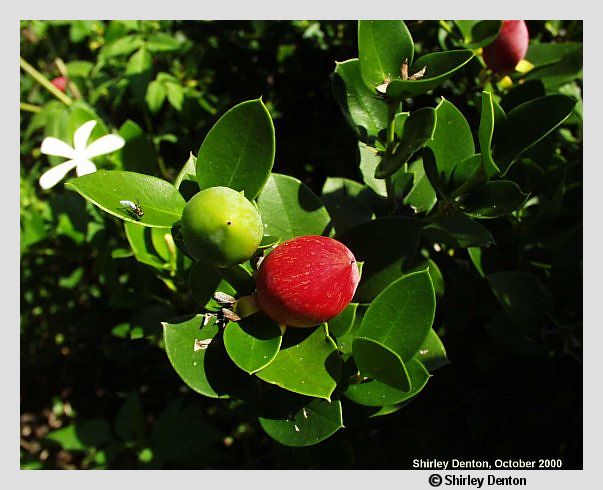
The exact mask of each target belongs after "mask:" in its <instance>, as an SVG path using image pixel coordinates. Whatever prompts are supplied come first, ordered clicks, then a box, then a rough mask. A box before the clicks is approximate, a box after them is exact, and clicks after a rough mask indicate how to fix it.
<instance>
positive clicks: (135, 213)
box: [119, 199, 144, 221]
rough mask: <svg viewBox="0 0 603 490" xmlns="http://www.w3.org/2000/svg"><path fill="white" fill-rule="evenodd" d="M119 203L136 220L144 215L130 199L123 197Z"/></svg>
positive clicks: (138, 206)
mask: <svg viewBox="0 0 603 490" xmlns="http://www.w3.org/2000/svg"><path fill="white" fill-rule="evenodd" d="M119 204H121V205H122V206H123V207H124V209H125V210H126V212H127V213H128V214H129V215H130V216H131V217H132V218H134V219H135V220H137V221H138V220H139V219H140V218H142V217H143V216H144V211H143V210H142V208H141V207H140V204H138V203H134V202H132V201H129V200H127V199H124V200H122V201H119Z"/></svg>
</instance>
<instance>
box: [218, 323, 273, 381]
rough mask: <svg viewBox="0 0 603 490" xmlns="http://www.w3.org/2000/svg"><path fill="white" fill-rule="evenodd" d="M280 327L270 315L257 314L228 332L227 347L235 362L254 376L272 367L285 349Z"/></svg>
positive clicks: (226, 332)
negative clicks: (283, 348) (280, 350)
mask: <svg viewBox="0 0 603 490" xmlns="http://www.w3.org/2000/svg"><path fill="white" fill-rule="evenodd" d="M281 340H282V332H281V329H280V327H279V326H278V325H277V324H276V323H274V322H273V321H272V320H270V319H269V318H268V317H267V316H265V315H261V314H255V315H252V316H250V317H247V318H243V319H242V320H240V321H238V322H229V323H228V325H226V328H225V329H224V346H225V347H226V352H227V353H228V355H229V356H230V358H231V359H232V361H233V362H234V363H235V364H236V365H237V366H238V367H239V368H241V369H242V370H243V371H246V372H248V373H249V374H253V373H255V372H257V371H259V370H260V369H262V368H265V367H266V366H267V365H268V364H270V363H271V362H272V361H273V360H274V358H275V357H276V355H277V354H278V351H279V348H280V346H281Z"/></svg>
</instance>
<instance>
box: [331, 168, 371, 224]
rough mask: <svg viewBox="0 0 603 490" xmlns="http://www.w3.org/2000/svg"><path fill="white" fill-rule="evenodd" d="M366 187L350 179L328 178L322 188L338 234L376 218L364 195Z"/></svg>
mask: <svg viewBox="0 0 603 490" xmlns="http://www.w3.org/2000/svg"><path fill="white" fill-rule="evenodd" d="M364 190H365V187H364V186H363V185H362V184H360V183H358V182H354V181H353V180H350V179H344V178H341V177H327V180H326V181H325V183H324V185H323V188H322V195H321V198H322V201H323V202H324V204H325V206H326V208H327V211H328V212H329V216H330V217H331V220H332V225H333V227H334V228H335V232H336V233H338V234H341V233H344V232H345V231H347V230H349V229H350V228H353V227H354V226H356V225H359V224H362V223H366V222H367V221H370V220H371V219H373V218H374V214H373V210H372V209H371V208H370V207H369V206H368V204H367V199H365V198H363V196H362V193H363V191H364Z"/></svg>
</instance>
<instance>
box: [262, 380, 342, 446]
mask: <svg viewBox="0 0 603 490" xmlns="http://www.w3.org/2000/svg"><path fill="white" fill-rule="evenodd" d="M262 402H263V403H262V405H261V407H260V414H259V422H260V425H261V426H262V429H264V430H265V431H266V433H267V434H268V435H269V436H270V437H272V438H273V439H274V440H275V441H277V442H279V443H281V444H283V445H285V446H293V447H303V446H312V445H314V444H317V443H319V442H321V441H324V440H325V439H327V438H328V437H330V436H332V435H333V434H334V433H335V432H337V431H338V430H339V429H340V428H342V427H343V420H342V414H341V402H340V401H339V400H338V399H333V400H331V401H327V400H321V399H317V398H310V397H306V396H301V395H296V394H294V393H290V392H287V391H283V390H276V389H272V390H270V391H268V392H266V394H265V396H264V397H263V399H262Z"/></svg>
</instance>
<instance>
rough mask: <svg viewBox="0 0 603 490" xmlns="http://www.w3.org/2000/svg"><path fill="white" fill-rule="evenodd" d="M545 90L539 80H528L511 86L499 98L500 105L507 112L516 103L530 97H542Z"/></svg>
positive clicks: (525, 100) (521, 102) (518, 103)
mask: <svg viewBox="0 0 603 490" xmlns="http://www.w3.org/2000/svg"><path fill="white" fill-rule="evenodd" d="M545 95H546V91H545V89H544V85H543V84H542V81H540V80H528V81H525V82H523V83H520V84H517V85H515V86H513V88H512V89H511V90H509V91H508V92H507V93H506V94H505V95H504V96H503V97H502V99H501V100H500V106H501V107H502V108H503V109H504V110H505V112H509V111H511V110H512V109H514V108H515V107H517V106H518V105H521V104H523V103H524V102H528V101H530V100H532V99H538V98H540V97H544V96H545Z"/></svg>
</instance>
